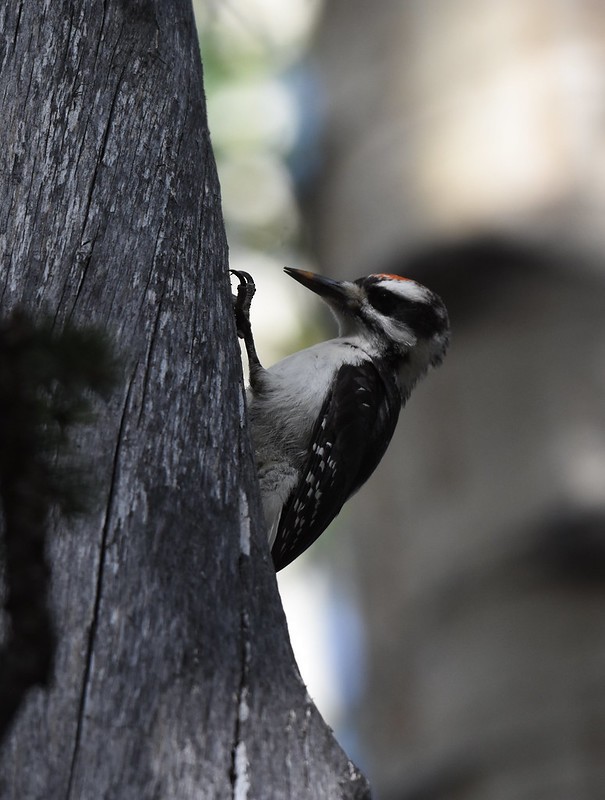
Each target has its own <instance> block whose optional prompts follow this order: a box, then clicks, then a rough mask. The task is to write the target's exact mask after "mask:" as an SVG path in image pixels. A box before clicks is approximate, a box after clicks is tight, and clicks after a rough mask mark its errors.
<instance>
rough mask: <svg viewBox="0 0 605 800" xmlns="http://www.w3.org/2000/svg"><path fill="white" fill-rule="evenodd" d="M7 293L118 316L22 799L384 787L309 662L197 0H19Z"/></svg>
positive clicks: (20, 768) (6, 762) (69, 530)
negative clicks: (260, 453) (277, 556)
mask: <svg viewBox="0 0 605 800" xmlns="http://www.w3.org/2000/svg"><path fill="white" fill-rule="evenodd" d="M0 31H1V32H2V34H1V35H2V39H1V40H0V63H1V72H0V76H1V77H0V86H1V90H2V98H3V103H2V120H3V122H2V126H1V128H0V143H1V145H2V146H1V149H0V153H1V156H0V157H1V159H2V175H3V180H2V182H1V184H0V185H1V191H2V193H3V196H2V203H0V236H1V237H2V244H1V248H0V252H1V253H2V271H1V273H0V298H1V303H2V307H1V312H2V314H6V313H7V311H8V310H9V309H11V308H13V307H15V306H16V305H18V304H21V305H23V306H24V307H25V308H26V309H27V310H29V311H30V312H31V313H33V314H34V315H38V316H40V315H42V314H44V313H50V314H51V315H53V316H54V318H55V320H56V322H57V324H58V325H61V324H62V323H64V322H66V321H70V322H73V323H75V324H81V323H91V322H92V323H95V324H98V325H100V326H102V327H103V328H104V329H105V330H107V331H108V333H109V334H110V335H111V336H112V337H113V339H114V340H115V343H116V347H117V349H118V351H119V352H120V354H121V356H122V359H123V370H124V383H123V386H122V389H121V391H118V392H116V393H115V395H114V400H113V402H112V404H111V406H110V408H109V410H107V411H105V412H101V411H100V412H99V414H100V416H99V417H98V419H97V423H96V424H95V425H94V426H91V428H90V429H89V430H88V431H87V432H86V433H85V434H82V435H81V436H80V437H79V440H78V447H79V448H80V450H81V451H82V452H85V453H88V454H89V456H90V459H91V461H92V462H93V464H94V469H95V474H96V477H97V480H98V485H99V487H101V488H100V494H101V495H102V501H101V503H100V504H99V508H98V509H97V510H96V511H95V512H94V513H93V514H92V515H90V516H89V517H88V518H87V519H85V520H80V521H79V522H77V523H76V524H72V525H70V526H67V527H66V526H65V525H63V524H62V523H60V522H59V521H57V520H54V521H53V522H54V527H53V526H51V527H50V532H49V556H50V561H51V564H52V606H53V613H54V617H55V621H56V628H57V634H58V650H57V655H56V665H55V677H54V682H53V686H52V688H51V690H50V691H48V692H47V691H43V690H41V689H40V690H35V691H33V692H31V693H30V694H29V696H28V698H27V701H26V703H25V705H24V706H23V708H22V709H21V711H20V713H19V716H18V719H17V721H16V723H15V725H14V727H13V730H12V733H11V735H10V736H9V738H8V740H7V741H6V742H5V743H4V747H3V749H2V753H1V754H0V761H1V763H0V776H2V777H1V781H2V784H1V785H0V795H1V796H2V797H7V798H28V800H34V799H35V798H44V800H49V798H50V799H52V798H71V799H72V800H75V799H76V798H78V800H79V799H80V798H94V799H95V800H98V798H120V800H122V799H126V798H136V800H141V798H189V797H191V798H192V797H195V798H221V800H222V798H226V797H231V796H234V797H237V798H242V800H243V798H246V797H247V798H303V797H312V798H339V797H343V798H345V797H346V798H349V797H367V796H369V793H368V788H367V784H366V782H365V780H364V778H363V777H362V776H361V775H360V774H359V773H358V772H357V770H356V769H355V768H354V767H353V765H352V764H351V763H350V762H349V761H348V759H347V758H346V756H345V755H344V753H343V752H342V750H341V749H340V748H339V746H338V744H337V743H336V742H335V740H334V739H333V737H332V734H331V732H330V731H329V729H328V728H327V726H326V725H325V723H324V722H323V720H322V719H321V717H320V716H319V714H318V713H317V711H316V709H315V707H314V706H313V704H312V703H311V701H310V699H309V698H308V695H307V694H306V691H305V688H304V686H303V685H302V682H301V680H300V678H299V676H298V672H297V669H296V666H295V663H294V661H293V657H292V653H291V649H290V645H289V641H288V636H287V629H286V625H285V621H284V617H283V613H282V611H281V605H280V602H279V596H278V593H277V590H276V582H275V577H274V574H273V570H272V567H271V562H270V559H269V555H268V550H267V547H266V544H265V542H264V541H263V533H262V530H261V526H260V525H259V519H260V518H259V499H258V492H257V487H256V483H255V478H254V469H253V464H252V458H251V455H250V448H249V441H248V436H247V431H246V422H245V412H244V408H245V406H244V393H243V386H242V377H241V368H240V363H239V349H238V347H237V340H236V336H235V331H234V325H233V319H232V310H231V302H230V289H229V282H228V274H227V247H226V242H225V235H224V229H223V223H222V218H221V213H220V195H219V186H218V181H217V176H216V171H215V165H214V159H213V156H212V152H211V147H210V141H209V136H208V130H207V125H206V116H205V106H204V98H203V90H202V75H201V63H200V59H199V52H198V45H197V39H196V35H195V28H194V21H193V15H192V10H191V4H190V0H172V2H168V0H155V2H151V1H150V2H144V0H130V1H129V0H122V1H121V2H119V1H118V0H111V2H106V3H95V2H93V0H63V1H62V2H60V1H59V0H52V2H51V0H46V1H45V2H39V3H30V2H24V1H22V2H14V3H5V4H3V8H2V10H1V11H0Z"/></svg>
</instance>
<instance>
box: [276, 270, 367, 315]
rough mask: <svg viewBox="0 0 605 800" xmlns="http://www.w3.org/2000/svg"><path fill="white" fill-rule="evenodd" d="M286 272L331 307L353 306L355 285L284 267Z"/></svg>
mask: <svg viewBox="0 0 605 800" xmlns="http://www.w3.org/2000/svg"><path fill="white" fill-rule="evenodd" d="M284 272H285V273H286V275H289V276H290V277H291V278H294V280H295V281H298V282H299V283H302V285H303V286H306V288H307V289H310V290H311V291H312V292H315V294H318V295H319V296H320V297H322V298H323V299H324V300H325V301H326V302H327V303H329V304H330V305H336V306H340V307H343V306H349V305H350V304H351V300H352V299H353V298H352V288H353V287H354V284H352V283H349V282H348V281H335V280H334V279H333V278H325V277H324V276H323V275H317V274H316V273H315V272H308V271H306V270H304V269H293V268H292V267H284Z"/></svg>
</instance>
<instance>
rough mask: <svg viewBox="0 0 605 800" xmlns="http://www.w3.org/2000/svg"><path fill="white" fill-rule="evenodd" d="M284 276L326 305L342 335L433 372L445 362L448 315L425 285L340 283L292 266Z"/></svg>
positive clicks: (379, 279) (377, 279) (384, 278)
mask: <svg viewBox="0 0 605 800" xmlns="http://www.w3.org/2000/svg"><path fill="white" fill-rule="evenodd" d="M284 271H285V272H286V273H287V274H288V275H290V276H291V277H292V278H294V279H295V280H297V281H298V282H299V283H302V285H303V286H306V287H307V289H311V291H312V292H315V293H316V294H318V295H319V296H320V297H321V298H322V299H323V300H325V302H326V303H327V304H328V305H329V306H330V308H331V309H332V311H333V313H334V315H335V316H336V319H337V320H338V324H339V328H340V335H341V336H360V337H362V338H363V339H366V340H369V341H370V342H371V343H374V344H375V346H376V347H377V348H378V349H379V351H380V352H382V353H384V354H385V355H390V356H392V357H394V358H408V357H412V356H413V355H415V356H416V357H417V359H419V360H421V361H422V362H424V363H425V364H426V366H427V367H428V366H436V365H437V364H439V363H440V362H441V360H442V359H443V356H444V355H445V351H446V349H447V345H448V342H449V320H448V315H447V311H446V308H445V306H444V304H443V302H442V300H441V299H440V298H439V297H438V296H437V295H436V294H434V293H433V292H431V291H430V289H427V288H426V287H425V286H422V285H421V284H420V283H416V281H413V280H410V279H408V278H402V277H401V276H400V275H386V274H382V273H381V274H378V275H368V276H367V277H365V278H358V279H357V280H356V281H336V280H333V279H332V278H324V277H323V276H321V275H316V274H315V273H313V272H306V271H304V270H300V269H291V268H290V267H286V268H285V270H284ZM419 366H421V365H420V364H419Z"/></svg>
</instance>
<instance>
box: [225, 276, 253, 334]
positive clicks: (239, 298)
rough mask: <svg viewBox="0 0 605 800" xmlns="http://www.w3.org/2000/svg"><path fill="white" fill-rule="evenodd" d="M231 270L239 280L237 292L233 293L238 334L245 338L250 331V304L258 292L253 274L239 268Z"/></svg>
mask: <svg viewBox="0 0 605 800" xmlns="http://www.w3.org/2000/svg"><path fill="white" fill-rule="evenodd" d="M229 272H230V273H231V275H235V277H236V278H237V279H238V281H239V285H238V287H237V294H236V295H233V310H234V311H235V324H236V326H237V335H238V336H239V337H240V339H245V338H246V336H247V335H249V333H250V329H251V328H250V305H251V303H252V298H253V297H254V294H255V292H256V286H255V285H254V281H253V279H252V276H251V275H249V274H248V273H247V272H244V271H243V270H239V269H230V270H229Z"/></svg>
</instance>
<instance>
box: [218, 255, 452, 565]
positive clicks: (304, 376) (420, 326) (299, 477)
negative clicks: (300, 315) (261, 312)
mask: <svg viewBox="0 0 605 800" xmlns="http://www.w3.org/2000/svg"><path fill="white" fill-rule="evenodd" d="M285 272H286V273H287V274H288V275H290V276H291V277H292V278H294V279H295V280H297V281H298V282H299V283H301V284H302V285H303V286H306V287H307V288H308V289H310V290H311V291H312V292H315V293H316V294H318V295H319V296H320V297H321V298H322V299H323V300H325V302H326V303H327V304H328V305H329V306H330V308H331V310H332V311H333V313H334V315H335V316H336V319H337V321H338V324H339V334H338V336H337V337H336V338H334V339H330V340H329V341H326V342H321V343H320V344H316V345H314V346H312V347H309V348H307V349H305V350H301V351H300V352H298V353H294V354H293V355H291V356H288V357H287V358H284V359H283V360H282V361H279V362H278V363H277V364H275V365H274V366H272V367H270V368H269V369H264V368H263V367H262V366H261V364H260V362H259V359H258V356H257V354H256V349H255V346H254V339H253V336H252V329H251V326H250V318H249V308H250V302H251V300H252V296H253V294H254V291H255V287H254V283H253V281H252V279H251V277H250V276H249V275H248V274H247V273H245V272H240V271H236V270H233V273H234V274H235V275H236V277H237V278H238V280H239V287H238V294H237V298H236V299H235V314H236V322H237V328H238V333H239V335H240V337H241V338H243V339H244V343H245V345H246V351H247V355H248V360H249V364H250V388H249V392H248V413H249V421H250V426H251V432H252V440H253V445H254V449H255V457H256V463H257V468H258V476H259V481H260V489H261V497H262V502H263V509H264V513H265V519H266V525H267V535H268V538H269V545H270V547H271V553H272V557H273V563H274V565H275V569H276V570H280V569H282V568H283V567H285V566H287V565H288V564H289V563H290V562H291V561H293V560H294V559H295V558H297V557H298V556H299V555H300V554H301V553H302V552H303V551H304V550H306V549H307V548H308V547H309V546H310V545H311V544H313V542H314V541H315V540H316V539H317V538H318V536H320V535H321V534H322V533H323V531H324V530H325V529H326V528H327V526H328V525H329V524H330V522H332V520H333V519H334V517H336V515H337V514H338V513H339V511H340V510H341V508H342V507H343V505H344V503H345V502H346V501H347V500H348V498H349V497H350V496H351V495H352V494H353V493H354V492H356V491H357V490H358V489H359V488H360V487H361V486H362V485H363V484H364V483H365V482H366V480H367V479H368V478H369V477H370V475H371V474H372V472H374V470H375V469H376V467H377V466H378V463H379V462H380V459H381V458H382V457H383V455H384V453H385V451H386V449H387V446H388V444H389V442H390V440H391V437H392V435H393V432H394V430H395V426H396V424H397V419H398V417H399V411H400V409H401V407H402V406H403V405H405V402H406V400H407V399H408V397H409V396H410V392H411V391H412V389H413V387H414V385H415V384H416V382H417V381H418V380H419V379H420V378H421V377H422V376H423V375H424V374H425V372H426V371H427V370H428V368H429V367H434V366H437V365H438V364H439V363H440V362H441V360H442V359H443V357H444V355H445V351H446V349H447V345H448V341H449V321H448V315H447V311H446V308H445V306H444V304H443V302H442V301H441V300H440V298H439V297H438V296H437V295H436V294H434V293H433V292H431V291H430V290H429V289H427V288H426V287H424V286H422V285H421V284H419V283H416V282H415V281H413V280H409V279H406V278H402V277H400V276H399V275H386V274H379V275H369V276H367V277H365V278H359V279H358V280H356V281H336V280H332V279H331V278H325V277H322V276H321V275H316V274H314V273H312V272H306V271H303V270H299V269H290V268H286V269H285Z"/></svg>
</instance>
